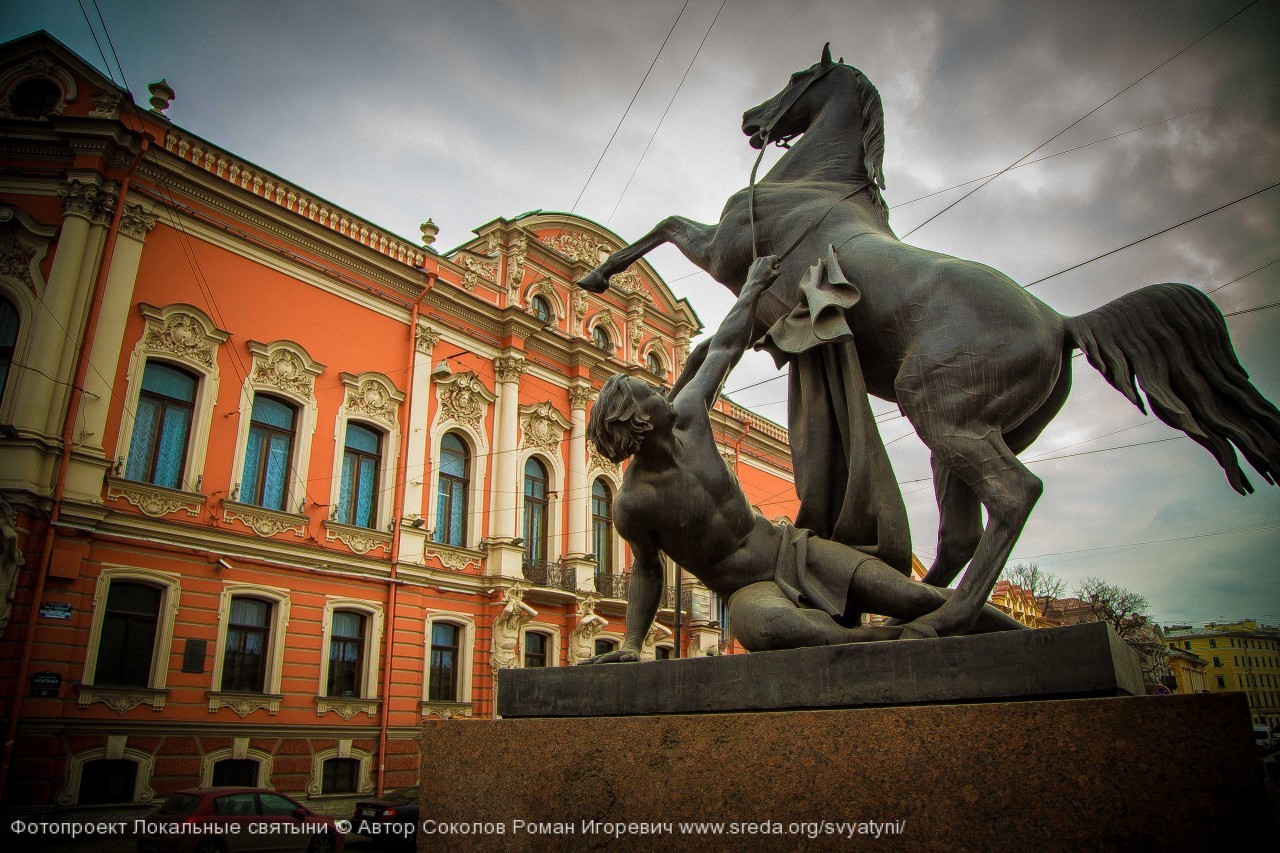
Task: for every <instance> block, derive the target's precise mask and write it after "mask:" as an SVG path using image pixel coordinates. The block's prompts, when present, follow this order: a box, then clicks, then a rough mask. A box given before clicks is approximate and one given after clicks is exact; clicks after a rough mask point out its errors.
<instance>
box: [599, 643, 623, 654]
mask: <svg viewBox="0 0 1280 853" xmlns="http://www.w3.org/2000/svg"><path fill="white" fill-rule="evenodd" d="M617 648H618V641H617V640H596V654H598V655H607V654H608V653H609V652H612V651H614V650H615V649H617Z"/></svg>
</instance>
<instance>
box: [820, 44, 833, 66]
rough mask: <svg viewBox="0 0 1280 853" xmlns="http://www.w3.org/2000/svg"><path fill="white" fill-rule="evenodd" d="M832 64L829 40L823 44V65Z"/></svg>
mask: <svg viewBox="0 0 1280 853" xmlns="http://www.w3.org/2000/svg"><path fill="white" fill-rule="evenodd" d="M830 64H831V42H827V43H826V44H825V45H823V46H822V67H823V68H826V67H827V66H828V65H830Z"/></svg>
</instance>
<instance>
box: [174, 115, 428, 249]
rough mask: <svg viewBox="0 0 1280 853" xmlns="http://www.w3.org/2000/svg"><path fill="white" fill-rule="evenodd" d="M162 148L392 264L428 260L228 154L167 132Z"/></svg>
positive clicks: (396, 241)
mask: <svg viewBox="0 0 1280 853" xmlns="http://www.w3.org/2000/svg"><path fill="white" fill-rule="evenodd" d="M164 147H165V150H166V151H169V152H170V153H172V154H175V155H177V156H178V157H179V158H181V159H183V160H186V161H188V162H190V163H193V164H194V165H195V166H197V167H198V168H200V169H203V170H204V171H206V172H209V173H210V174H212V175H213V176H214V177H216V178H219V179H221V180H223V181H226V182H228V183H230V184H232V185H234V186H237V187H239V188H240V189H243V190H247V191H249V192H251V193H253V194H254V195H256V196H259V197H261V198H263V199H265V200H266V201H268V202H271V203H273V204H275V205H276V206H278V207H282V208H284V209H285V210H288V211H290V212H292V213H295V214H297V215H298V216H301V217H303V218H305V219H310V220H311V221H313V222H315V223H316V224H318V225H320V226H321V227H323V228H327V229H329V230H331V231H336V232H337V233H339V234H341V235H343V236H344V237H348V238H350V239H352V240H355V241H356V242H358V243H361V244H362V245H365V246H368V247H369V248H371V249H373V250H375V251H377V252H379V253H380V254H383V255H386V256H387V257H389V258H391V259H392V260H393V261H397V262H399V263H401V264H405V265H406V266H410V267H421V266H422V264H423V262H424V261H425V260H426V257H427V256H426V255H425V254H424V253H423V252H422V251H421V250H419V249H418V248H417V247H416V246H413V245H412V244H410V243H407V242H405V241H403V240H400V239H399V238H397V237H395V236H393V235H388V234H386V233H384V232H382V231H379V230H378V229H377V228H376V227H375V226H373V225H372V224H371V223H369V222H366V221H364V220H362V219H357V218H356V217H354V216H352V215H351V214H350V213H347V212H346V211H342V210H338V209H331V208H330V207H329V205H328V204H327V203H326V202H322V201H320V200H318V199H312V198H309V197H308V196H307V195H305V194H304V193H303V192H302V191H301V190H300V189H299V188H298V187H295V186H293V185H291V184H287V183H285V182H284V181H282V180H281V179H280V178H278V177H276V176H275V175H271V174H269V173H265V172H262V173H260V172H257V171H255V169H256V167H251V166H250V165H248V164H245V163H241V162H238V161H236V160H234V159H232V158H231V155H229V154H228V153H227V152H225V151H222V150H221V149H215V148H213V147H212V146H209V145H208V143H205V142H202V141H199V140H193V139H190V138H188V137H186V136H183V135H182V134H180V133H178V132H176V131H173V130H170V131H169V132H168V133H167V134H166V135H165V141H164Z"/></svg>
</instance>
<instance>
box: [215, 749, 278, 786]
mask: <svg viewBox="0 0 1280 853" xmlns="http://www.w3.org/2000/svg"><path fill="white" fill-rule="evenodd" d="M228 758H233V759H245V758H248V759H252V760H253V761H256V762H258V785H257V787H259V788H266V789H267V790H270V791H274V790H275V786H274V785H272V784H271V773H272V771H273V769H274V768H273V767H272V762H273V761H274V756H272V754H271V753H269V752H267V751H266V750H265V749H252V748H251V747H250V746H249V738H247V737H238V738H233V739H232V745H231V746H229V747H227V748H226V749H215V750H212V751H210V752H206V753H205V754H204V755H203V756H201V758H200V787H202V788H208V787H210V786H212V785H213V767H214V765H215V764H217V763H218V762H219V761H225V760H226V759H228Z"/></svg>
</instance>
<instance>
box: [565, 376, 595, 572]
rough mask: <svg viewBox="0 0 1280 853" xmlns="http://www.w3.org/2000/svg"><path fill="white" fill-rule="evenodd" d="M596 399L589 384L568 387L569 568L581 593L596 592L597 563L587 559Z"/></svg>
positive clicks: (582, 383) (581, 382) (567, 560)
mask: <svg viewBox="0 0 1280 853" xmlns="http://www.w3.org/2000/svg"><path fill="white" fill-rule="evenodd" d="M594 396H595V392H594V391H592V389H591V385H590V383H588V382H583V381H579V382H575V383H574V384H572V385H570V386H569V424H570V427H569V522H568V527H569V537H568V543H567V544H568V551H567V553H566V555H565V556H566V564H568V565H573V567H574V569H575V570H576V572H577V583H578V589H593V588H594V580H593V578H594V575H595V563H594V562H591V561H588V560H586V559H584V557H585V555H586V553H587V534H588V527H589V526H590V509H589V507H590V497H591V490H590V486H589V485H588V483H587V403H589V402H591V400H592V398H593V397H594Z"/></svg>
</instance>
